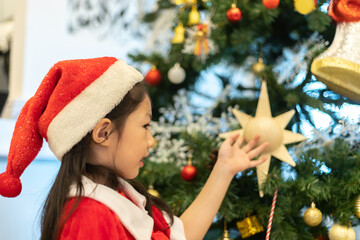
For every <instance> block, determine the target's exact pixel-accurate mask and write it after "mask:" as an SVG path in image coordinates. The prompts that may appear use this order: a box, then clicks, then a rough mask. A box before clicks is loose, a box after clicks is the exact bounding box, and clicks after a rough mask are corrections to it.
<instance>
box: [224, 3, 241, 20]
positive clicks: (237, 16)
mask: <svg viewBox="0 0 360 240" xmlns="http://www.w3.org/2000/svg"><path fill="white" fill-rule="evenodd" d="M226 16H227V18H228V19H229V21H230V22H237V21H240V20H241V18H242V15H241V11H240V9H239V8H237V7H236V5H235V4H232V5H231V8H230V9H229V10H227V12H226Z"/></svg>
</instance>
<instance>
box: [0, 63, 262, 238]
mask: <svg viewBox="0 0 360 240" xmlns="http://www.w3.org/2000/svg"><path fill="white" fill-rule="evenodd" d="M142 80H143V76H142V75H141V74H140V73H139V72H138V71H137V70H135V69H134V68H133V67H131V66H129V65H127V64H126V63H125V62H124V61H122V60H117V59H115V58H111V57H103V58H95V59H81V60H68V61H61V62H58V63H57V64H55V65H54V66H53V67H52V68H51V69H50V71H49V72H48V74H47V75H46V76H45V78H44V80H43V81H42V83H41V84H40V87H39V89H38V90H37V92H36V93H35V95H34V96H33V97H32V98H31V99H30V100H28V102H27V103H26V104H25V106H24V107H23V109H22V111H21V113H20V116H19V118H18V120H17V123H16V125H15V130H14V134H13V138H12V141H11V146H10V151H9V155H8V164H7V168H6V172H4V173H2V174H1V175H0V194H1V195H2V196H5V197H16V196H17V195H19V194H20V192H21V182H20V179H19V178H20V176H21V174H22V173H23V171H24V170H25V168H26V167H27V166H28V165H29V164H30V163H31V161H32V160H33V159H34V158H35V157H36V155H37V153H38V152H39V150H40V149H41V146H42V141H43V138H45V140H47V141H48V143H49V147H50V149H51V150H52V151H53V152H54V154H55V155H56V157H57V158H58V159H59V160H60V161H61V167H60V170H59V173H58V175H57V177H56V179H55V182H54V184H53V187H52V188H51V190H50V193H49V196H48V197H47V199H46V202H45V206H44V211H43V217H42V229H41V239H44V240H45V239H46V240H49V239H61V240H65V239H87V240H88V239H125V240H126V239H129V240H130V239H137V240H150V239H152V240H165V239H171V240H183V239H188V240H193V239H194V240H195V239H203V237H204V236H205V234H206V232H207V230H208V229H209V227H210V225H211V223H212V221H213V219H214V217H215V215H216V213H217V211H218V209H219V207H220V204H221V202H222V200H223V198H224V196H225V193H226V191H227V188H228V186H229V184H230V182H231V180H232V178H233V177H234V175H235V174H236V173H238V172H239V171H243V170H245V169H247V168H250V167H255V166H257V165H258V164H260V163H262V162H263V161H264V160H265V159H259V160H254V161H251V159H252V158H254V157H256V156H257V155H259V154H260V153H261V152H262V151H263V150H264V149H265V148H266V146H267V143H264V144H262V145H260V146H258V147H256V144H257V141H258V139H259V136H258V137H256V138H255V139H253V140H252V141H250V142H249V143H248V144H243V138H242V137H239V136H238V135H235V136H232V137H230V138H228V139H226V140H225V141H224V142H223V143H222V145H221V147H220V150H219V155H218V159H217V162H216V164H215V166H214V168H213V170H212V172H211V174H210V176H209V178H208V180H207V182H206V184H205V185H204V187H203V189H202V191H201V192H200V193H199V195H198V196H197V197H196V199H195V200H194V202H193V203H192V204H191V205H190V206H189V208H188V209H187V210H186V211H185V212H184V213H183V214H182V215H181V216H180V218H178V217H176V216H174V215H173V214H172V212H171V209H170V208H169V207H168V206H167V205H166V204H165V203H164V202H162V201H161V200H160V199H158V198H156V197H153V196H151V195H149V194H148V193H147V191H146V188H144V187H143V186H141V185H140V184H138V183H136V182H134V181H133V180H132V179H134V178H135V177H136V176H137V175H138V173H139V169H140V168H141V167H142V166H143V165H144V163H143V161H142V159H143V158H145V157H147V156H148V155H149V148H150V147H151V146H152V145H153V144H154V139H153V136H152V135H151V133H150V131H149V125H150V122H151V102H150V99H149V96H148V94H147V92H146V89H145V86H144V84H143V83H142ZM243 145H245V146H243Z"/></svg>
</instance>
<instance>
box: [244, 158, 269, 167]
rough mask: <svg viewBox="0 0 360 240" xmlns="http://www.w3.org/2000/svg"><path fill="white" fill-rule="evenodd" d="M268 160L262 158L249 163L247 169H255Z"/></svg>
mask: <svg viewBox="0 0 360 240" xmlns="http://www.w3.org/2000/svg"><path fill="white" fill-rule="evenodd" d="M268 159H269V156H264V157H262V158H260V159H257V160H253V161H250V166H249V168H253V167H256V166H258V165H260V164H262V163H264V162H265V161H267V160H268Z"/></svg>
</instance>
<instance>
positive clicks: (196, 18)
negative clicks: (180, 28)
mask: <svg viewBox="0 0 360 240" xmlns="http://www.w3.org/2000/svg"><path fill="white" fill-rule="evenodd" d="M198 23H200V13H199V12H198V10H197V7H196V4H193V5H192V7H191V11H190V13H189V20H188V23H187V24H188V25H189V26H192V25H195V24H198Z"/></svg>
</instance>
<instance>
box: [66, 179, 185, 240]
mask: <svg viewBox="0 0 360 240" xmlns="http://www.w3.org/2000/svg"><path fill="white" fill-rule="evenodd" d="M120 181H121V185H122V186H123V189H122V192H121V193H119V192H116V191H114V190H113V189H111V188H108V187H107V186H104V185H101V184H96V183H94V182H92V181H91V180H90V179H88V178H86V177H83V180H82V183H83V185H84V193H83V196H84V197H85V198H82V200H81V202H80V204H79V206H78V207H77V209H76V210H75V212H74V213H73V214H72V215H71V217H70V218H69V219H68V220H67V221H66V223H65V225H64V228H63V229H62V232H61V237H60V239H61V240H68V239H69V240H70V239H76V238H77V239H79V238H80V239H97V240H102V239H104V240H105V239H123V240H133V239H136V240H143V239H151V240H167V239H170V240H184V239H186V238H185V233H184V228H183V224H182V222H181V220H180V219H179V218H178V217H176V216H174V223H173V225H172V226H171V227H169V225H168V222H170V219H169V218H168V216H167V214H166V213H163V212H161V211H160V210H159V209H157V208H156V207H155V206H153V218H151V217H150V216H149V215H148V213H147V211H146V210H145V204H146V199H145V197H144V196H143V195H141V194H140V193H138V192H137V191H136V190H135V189H134V188H133V187H132V186H131V185H130V184H129V183H127V182H126V181H124V180H121V179H120ZM76 196H78V194H77V192H76V185H73V186H72V187H71V188H70V192H69V197H76ZM75 201H76V199H75V198H71V199H70V201H69V202H68V203H67V205H66V206H65V212H64V213H65V214H66V212H67V211H69V210H70V208H71V206H72V204H75Z"/></svg>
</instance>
